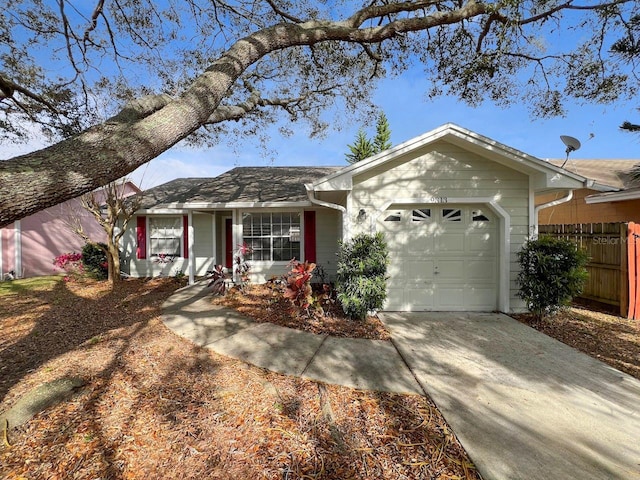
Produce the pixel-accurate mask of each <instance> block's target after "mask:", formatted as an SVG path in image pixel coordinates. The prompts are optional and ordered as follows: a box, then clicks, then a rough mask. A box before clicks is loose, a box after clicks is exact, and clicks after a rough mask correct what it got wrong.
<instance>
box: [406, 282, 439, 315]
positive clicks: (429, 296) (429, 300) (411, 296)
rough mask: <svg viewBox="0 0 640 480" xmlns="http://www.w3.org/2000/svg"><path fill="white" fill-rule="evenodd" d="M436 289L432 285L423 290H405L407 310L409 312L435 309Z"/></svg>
mask: <svg viewBox="0 0 640 480" xmlns="http://www.w3.org/2000/svg"><path fill="white" fill-rule="evenodd" d="M435 296H436V289H435V288H434V286H433V285H430V286H425V288H416V289H407V290H405V299H406V302H405V303H406V304H407V308H408V309H409V310H411V311H420V310H433V309H434V307H435Z"/></svg>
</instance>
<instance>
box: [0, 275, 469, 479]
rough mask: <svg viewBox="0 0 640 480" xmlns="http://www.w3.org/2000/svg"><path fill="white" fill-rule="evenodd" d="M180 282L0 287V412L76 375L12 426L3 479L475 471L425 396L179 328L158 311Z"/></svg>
mask: <svg viewBox="0 0 640 480" xmlns="http://www.w3.org/2000/svg"><path fill="white" fill-rule="evenodd" d="M16 285H17V284H16ZM176 286H177V285H176V284H175V283H174V281H173V280H172V279H155V280H151V281H143V280H128V281H126V282H125V283H124V284H123V285H122V286H120V287H118V289H117V290H116V291H113V292H112V291H110V290H109V288H108V287H107V285H106V284H104V283H95V282H88V283H85V284H70V283H64V282H60V281H56V282H53V284H52V285H51V286H50V287H43V288H41V289H26V288H25V289H22V290H20V289H16V291H15V292H14V293H10V294H4V295H3V296H1V297H0V302H2V309H1V310H0V349H1V351H0V365H1V366H2V372H1V373H2V375H1V378H2V380H1V382H0V391H1V393H2V395H1V397H0V398H2V402H1V403H0V410H2V409H4V408H6V407H9V406H10V405H11V404H12V403H13V402H14V401H15V400H16V399H17V398H18V397H19V396H20V395H22V394H23V393H25V392H26V391H27V390H29V389H30V388H32V387H34V386H36V385H40V384H42V383H43V382H45V381H49V380H52V379H54V378H59V377H62V376H67V375H70V376H81V377H83V379H84V380H85V382H86V384H85V387H84V388H83V389H81V390H80V391H79V392H77V394H76V395H75V396H74V397H72V398H71V399H70V400H68V401H66V402H63V403H61V404H59V405H57V406H55V407H52V408H49V409H47V410H45V411H43V412H42V413H40V414H38V415H36V417H35V418H34V419H33V420H31V421H30V422H28V423H27V424H26V425H24V426H23V427H19V428H17V429H14V430H12V431H11V432H10V441H11V443H12V447H10V448H7V447H0V477H1V478H7V479H18V478H29V479H97V478H102V479H129V478H167V479H172V478H176V479H177V478H179V479H190V478H194V479H195V478H197V479H202V478H212V479H215V478H220V479H247V478H256V479H262V478H264V479H283V478H287V479H337V478H354V479H355V478H361V479H382V478H393V479H422V478H424V479H427V478H428V479H432V478H434V479H438V478H441V479H456V478H458V479H462V478H465V479H477V478H479V477H478V475H477V473H476V472H475V470H474V468H473V466H472V464H471V463H470V461H469V459H468V457H467V456H466V454H465V452H464V451H463V450H462V448H461V447H460V445H459V443H458V442H457V441H456V439H455V437H454V435H453V434H452V432H451V431H450V430H449V428H448V426H447V424H446V423H445V422H444V420H443V418H442V417H441V415H440V413H439V411H438V410H437V408H436V407H435V406H434V405H433V403H431V402H430V401H429V400H428V399H426V398H423V397H420V396H416V395H395V394H387V393H376V392H363V391H357V390H353V389H349V388H344V387H338V386H331V385H324V384H320V383H316V382H312V381H309V380H304V379H299V378H293V377H287V376H283V375H279V374H275V373H271V372H267V371H264V370H262V369H258V368H255V367H252V366H249V365H246V364H244V363H242V362H240V361H236V360H232V359H229V358H226V357H223V356H220V355H217V354H214V353H212V352H210V351H208V350H206V349H202V348H199V347H197V346H195V345H193V344H191V343H190V342H188V341H186V340H184V339H181V338H179V337H177V336H176V335H174V334H173V333H171V332H170V331H169V330H168V329H167V328H166V327H164V325H163V324H162V322H161V321H160V318H159V314H160V305H161V304H162V302H163V301H164V300H165V299H166V298H167V297H168V296H169V295H170V293H171V292H172V291H173V290H174V289H175V288H176Z"/></svg>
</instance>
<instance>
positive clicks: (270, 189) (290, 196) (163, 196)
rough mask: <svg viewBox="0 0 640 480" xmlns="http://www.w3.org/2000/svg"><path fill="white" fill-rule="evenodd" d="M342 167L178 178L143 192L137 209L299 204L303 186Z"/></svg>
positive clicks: (257, 170) (252, 170)
mask: <svg viewBox="0 0 640 480" xmlns="http://www.w3.org/2000/svg"><path fill="white" fill-rule="evenodd" d="M341 168H344V167H237V168H234V169H233V170H229V171H228V172H226V173H223V174H222V175H219V176H217V177H214V178H178V179H176V180H172V181H170V182H167V183H164V184H162V185H158V186H157V187H153V188H150V189H149V190H146V191H145V192H144V193H143V195H142V205H141V207H140V208H163V207H166V206H168V205H170V204H173V203H190V202H203V203H230V202H299V201H304V200H307V198H308V197H307V192H306V190H305V188H304V184H305V183H312V182H314V181H316V180H318V179H320V178H322V177H325V176H327V175H329V174H331V173H333V172H336V171H338V170H340V169H341Z"/></svg>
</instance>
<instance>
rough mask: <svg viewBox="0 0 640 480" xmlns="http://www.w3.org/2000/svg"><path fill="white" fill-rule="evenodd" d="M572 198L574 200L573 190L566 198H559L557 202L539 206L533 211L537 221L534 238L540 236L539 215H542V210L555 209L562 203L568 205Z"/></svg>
mask: <svg viewBox="0 0 640 480" xmlns="http://www.w3.org/2000/svg"><path fill="white" fill-rule="evenodd" d="M572 198H573V190H569V193H567V194H566V195H565V196H564V197H562V198H558V199H557V200H553V201H551V202H547V203H543V204H542V205H538V206H537V207H536V208H534V210H533V217H534V221H535V223H534V232H533V235H534V237H537V236H538V214H539V213H540V210H543V209H545V208H550V207H555V206H556V205H560V204H562V203H567V202H569V201H571V199H572Z"/></svg>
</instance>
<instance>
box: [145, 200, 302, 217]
mask: <svg viewBox="0 0 640 480" xmlns="http://www.w3.org/2000/svg"><path fill="white" fill-rule="evenodd" d="M310 206H311V202H310V201H308V200H303V201H287V202H224V203H211V202H187V203H168V204H164V205H160V206H157V207H149V208H144V209H140V210H138V211H137V213H146V214H153V213H162V214H165V213H174V212H175V213H188V212H189V211H193V210H228V209H233V208H304V207H310Z"/></svg>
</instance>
